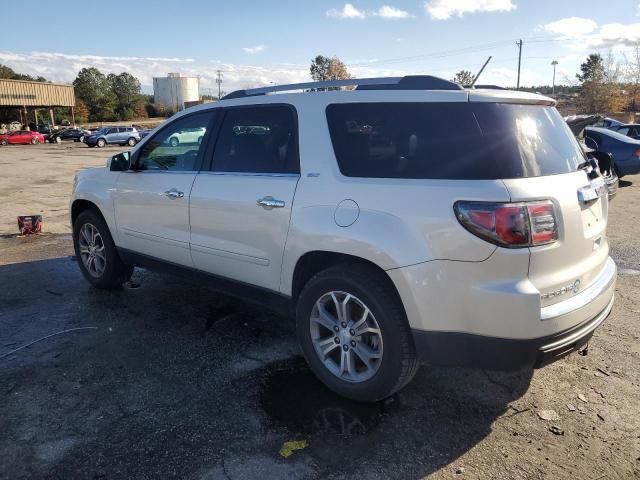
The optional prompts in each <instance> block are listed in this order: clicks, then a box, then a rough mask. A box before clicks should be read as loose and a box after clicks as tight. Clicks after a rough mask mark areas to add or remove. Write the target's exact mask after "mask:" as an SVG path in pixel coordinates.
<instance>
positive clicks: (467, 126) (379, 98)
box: [71, 76, 616, 401]
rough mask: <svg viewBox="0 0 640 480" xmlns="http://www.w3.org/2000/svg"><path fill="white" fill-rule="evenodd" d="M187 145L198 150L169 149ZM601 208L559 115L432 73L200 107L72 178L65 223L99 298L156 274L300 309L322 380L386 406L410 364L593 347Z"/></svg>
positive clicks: (499, 360) (243, 95)
mask: <svg viewBox="0 0 640 480" xmlns="http://www.w3.org/2000/svg"><path fill="white" fill-rule="evenodd" d="M347 84H349V85H358V88H357V89H356V90H350V91H339V90H336V89H335V88H334V89H330V90H329V91H321V90H323V88H329V87H339V86H343V85H347ZM295 89H311V91H304V92H300V93H288V94H277V95H272V94H271V93H274V92H277V91H284V90H295ZM189 129H192V130H194V129H202V131H203V138H202V141H201V142H199V143H198V142H191V143H189V144H182V143H180V142H178V144H177V145H172V144H171V142H170V141H168V139H170V138H172V136H173V135H174V134H175V133H176V132H180V131H186V130H189ZM607 208H608V203H607V192H606V188H605V187H604V186H603V182H602V179H601V177H600V176H599V175H598V173H597V170H594V169H592V167H591V166H590V164H589V162H588V159H587V158H586V157H585V154H584V153H583V151H582V150H581V148H580V147H579V145H578V143H577V142H576V140H575V138H574V136H573V135H572V134H571V132H570V130H569V128H568V127H567V125H566V123H565V122H564V121H563V119H562V117H561V116H560V115H559V114H558V112H557V111H556V109H555V108H554V101H553V100H552V99H549V98H546V97H542V96H539V95H533V94H528V93H521V92H513V91H506V90H500V89H463V88H462V87H460V86H458V85H456V84H453V83H450V82H447V81H444V80H440V79H437V78H434V77H428V76H427V77H403V78H383V79H364V80H349V81H337V82H330V83H322V84H301V85H285V86H280V87H268V88H264V89H254V90H247V91H240V92H234V93H233V94H231V95H229V96H228V97H226V98H225V99H224V100H222V101H220V102H217V103H213V104H207V105H202V106H198V107H194V108H190V109H188V110H186V111H184V112H182V113H181V114H179V115H176V116H175V117H174V118H172V119H171V120H170V121H168V122H167V123H166V124H164V125H163V126H162V127H160V128H159V129H157V130H156V131H155V132H153V133H152V134H151V135H149V136H148V137H146V138H145V139H144V140H143V141H142V142H141V143H140V144H139V145H137V146H136V147H135V148H134V149H133V150H132V151H131V152H130V153H124V154H119V155H116V156H114V157H113V158H112V159H109V161H108V163H107V168H102V169H96V170H86V171H83V172H80V173H79V174H78V176H77V178H76V182H75V186H74V191H73V198H72V201H71V220H72V223H73V231H74V244H75V249H76V254H77V256H78V258H79V259H81V261H80V262H79V265H80V268H81V270H82V273H83V274H84V276H85V277H86V279H87V280H88V281H89V282H90V283H91V284H92V285H94V286H96V287H99V288H114V287H117V286H119V285H120V284H122V283H123V282H125V281H126V280H127V279H128V278H129V277H130V275H131V272H132V269H133V266H134V265H135V266H143V267H147V268H163V267H164V268H167V269H170V270H172V271H174V272H181V273H186V274H187V275H190V276H195V275H198V276H199V278H206V279H208V280H210V281H211V283H212V284H213V285H214V286H215V287H217V288H218V289H219V290H221V291H222V292H225V293H228V294H230V295H235V296H239V297H242V298H246V299H248V300H250V301H253V302H257V303H260V304H263V305H267V306H269V307H273V308H275V309H278V310H279V311H282V312H285V313H286V312H295V318H296V325H297V336H298V340H299V343H300V346H301V348H302V351H303V353H304V356H305V358H306V360H307V362H308V364H309V366H310V368H311V369H312V370H313V372H314V373H315V374H316V375H317V376H318V377H319V378H320V379H321V380H322V381H323V382H324V383H325V384H326V385H327V386H328V387H329V388H331V389H333V390H334V391H336V392H338V393H340V394H342V395H344V396H346V397H349V398H352V399H356V400H361V401H376V400H379V399H382V398H384V397H386V396H388V395H390V394H392V393H393V392H395V391H397V390H398V389H400V388H402V387H403V386H404V385H406V384H407V383H408V382H409V381H410V380H411V378H412V376H413V375H414V373H415V372H416V369H417V366H418V364H419V362H428V363H432V364H439V365H463V366H471V367H482V368H493V369H519V368H523V367H529V368H530V367H538V366H541V365H544V364H546V363H549V362H550V361H553V360H555V359H557V358H560V357H562V356H564V355H566V354H568V353H570V352H572V351H575V350H577V349H579V348H581V347H582V346H584V345H585V344H586V342H587V341H588V340H589V339H590V338H591V336H592V334H593V331H594V330H595V329H596V328H597V327H598V326H599V325H600V324H601V323H602V322H603V321H604V320H605V318H606V317H607V316H608V315H609V312H610V311H611V308H612V305H613V298H614V288H615V279H616V267H615V264H614V263H613V261H612V260H611V258H610V257H609V246H608V243H607V238H606V225H607Z"/></svg>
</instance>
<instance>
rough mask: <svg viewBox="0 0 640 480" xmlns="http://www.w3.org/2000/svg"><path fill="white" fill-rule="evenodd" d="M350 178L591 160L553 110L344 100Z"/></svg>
mask: <svg viewBox="0 0 640 480" xmlns="http://www.w3.org/2000/svg"><path fill="white" fill-rule="evenodd" d="M327 120H328V124H329V131H330V134H331V140H332V143H333V147H334V151H335V154H336V159H337V161H338V165H339V167H340V171H341V172H342V173H343V174H344V175H346V176H350V177H374V178H423V179H427V178H439V179H461V180H480V179H502V178H526V177H538V176H543V175H556V174H561V173H569V172H573V171H575V170H576V169H577V168H578V166H579V165H580V164H581V163H582V162H584V161H585V160H586V158H585V155H584V152H583V151H582V149H581V148H580V146H579V144H578V142H577V141H576V139H575V137H574V136H573V134H572V133H571V130H569V127H568V126H567V124H566V122H565V121H564V120H563V119H562V117H561V116H560V114H559V113H558V111H557V110H556V109H555V108H553V107H547V106H540V105H514V104H501V103H469V102H455V103H341V104H333V105H329V106H328V107H327Z"/></svg>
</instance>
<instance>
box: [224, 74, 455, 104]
mask: <svg viewBox="0 0 640 480" xmlns="http://www.w3.org/2000/svg"><path fill="white" fill-rule="evenodd" d="M354 85H355V86H356V89H357V90H462V89H463V87H461V86H460V85H458V84H457V83H454V82H450V81H448V80H444V79H442V78H438V77H433V76H431V75H407V76H404V77H380V78H350V79H347V80H329V81H325V82H306V83H291V84H288V85H273V86H269V87H261V88H251V89H247V90H236V91H235V92H231V93H230V94H228V95H225V96H224V97H222V100H229V99H232V98H243V97H253V96H255V95H265V94H267V93H275V92H286V91H289V90H315V89H321V88H336V87H350V86H354Z"/></svg>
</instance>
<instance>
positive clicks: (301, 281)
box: [291, 250, 402, 303]
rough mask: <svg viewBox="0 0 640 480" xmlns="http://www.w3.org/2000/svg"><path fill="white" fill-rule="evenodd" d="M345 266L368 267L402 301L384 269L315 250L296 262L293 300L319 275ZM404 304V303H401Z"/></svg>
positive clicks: (332, 253)
mask: <svg viewBox="0 0 640 480" xmlns="http://www.w3.org/2000/svg"><path fill="white" fill-rule="evenodd" d="M344 264H357V265H362V266H366V267H369V268H371V269H372V271H375V272H376V273H378V274H379V275H380V277H381V278H384V279H385V280H386V282H387V284H388V286H389V288H391V289H392V291H393V292H394V293H395V295H396V296H397V298H398V300H400V294H399V292H398V289H397V288H396V285H395V284H394V283H393V280H392V279H391V277H390V276H389V275H388V274H387V272H385V271H384V269H383V268H382V267H380V266H379V265H377V264H375V263H374V262H372V261H371V260H367V259H365V258H362V257H358V256H356V255H349V254H346V253H337V252H331V251H325V250H314V251H310V252H306V253H305V254H303V255H302V256H300V257H299V258H298V260H297V262H296V265H295V267H294V270H293V278H292V282H291V299H292V300H293V302H296V301H297V299H298V296H299V295H300V292H301V291H302V289H303V288H304V286H305V285H306V284H307V282H308V281H309V280H310V279H311V278H312V277H313V276H314V275H315V274H317V273H319V272H321V271H322V270H326V269H327V268H330V267H333V266H335V265H344ZM401 303H402V302H401Z"/></svg>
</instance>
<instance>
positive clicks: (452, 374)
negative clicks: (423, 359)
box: [0, 145, 640, 480]
mask: <svg viewBox="0 0 640 480" xmlns="http://www.w3.org/2000/svg"><path fill="white" fill-rule="evenodd" d="M66 147H67V146H65V145H63V146H62V147H60V148H66ZM36 148H39V147H36ZM40 148H44V147H40ZM54 148H57V146H54ZM71 148H76V147H74V146H72V147H71ZM113 150H114V151H117V150H116V149H113ZM16 151H18V149H16ZM94 151H95V150H92V151H91V153H92V154H94ZM100 154H101V157H102V160H101V162H102V161H103V159H104V157H106V155H108V153H107V152H106V151H100ZM2 155H4V153H2ZM65 160H66V159H65ZM93 161H95V159H94V160H81V161H80V160H77V164H76V168H77V167H78V166H79V164H80V163H82V165H86V164H90V163H91V162H93ZM3 162H4V163H3ZM6 162H7V160H6V157H3V156H0V172H1V173H2V175H0V181H1V182H4V183H0V186H2V189H0V195H4V196H8V195H7V193H6V189H5V187H4V185H6V175H5V172H6V170H7V169H6V167H5V165H6V164H7V163H6ZM101 162H100V163H101ZM70 163H71V161H70ZM67 167H68V168H67ZM67 167H65V169H66V171H67V170H68V171H70V170H73V168H72V165H68V166H67ZM30 171H31V174H32V175H33V177H32V180H34V181H35V182H39V181H43V180H40V179H38V175H39V169H37V168H35V167H32V168H31V169H30ZM40 175H43V177H46V172H45V173H44V174H40ZM66 175H68V173H67V174H66ZM629 180H630V182H625V183H624V186H623V187H622V188H621V189H620V192H619V194H618V197H617V198H616V199H615V201H614V202H613V203H612V204H611V211H610V229H609V232H610V238H611V246H612V255H613V256H614V259H615V260H616V262H617V263H618V265H619V266H620V267H621V268H623V270H622V272H623V273H621V274H620V275H619V278H618V286H617V299H616V304H615V308H614V312H613V313H612V315H611V316H610V318H609V319H608V320H607V322H606V323H605V324H604V325H603V327H601V328H600V329H599V330H598V331H597V332H596V334H595V336H594V338H593V340H592V341H591V344H590V347H589V350H588V355H586V356H582V355H578V354H574V355H571V356H569V357H567V358H566V359H563V360H560V361H559V362H556V363H554V364H552V365H550V366H548V367H546V368H544V369H541V370H536V371H534V372H531V371H523V372H517V373H509V374H505V373H497V372H490V371H480V370H473V369H440V368H429V367H423V368H422V369H421V370H420V371H419V372H418V374H417V375H416V378H415V379H414V381H413V382H412V383H411V384H410V385H409V386H408V387H407V388H406V389H404V390H403V391H401V392H399V393H398V394H396V395H395V396H394V397H392V398H391V399H389V400H388V401H386V402H384V403H381V404H377V405H360V404H355V403H352V402H349V401H346V400H343V399H341V398H338V397H336V396H335V395H333V394H332V393H330V392H328V391H327V390H326V389H325V388H324V387H323V386H322V385H320V384H319V383H318V382H317V381H316V380H315V378H314V377H313V376H312V375H311V374H310V372H309V370H308V369H307V368H306V366H305V364H304V362H303V361H302V360H301V358H300V356H299V355H300V354H299V350H298V348H297V347H296V345H295V342H294V341H293V331H292V328H291V325H290V324H289V322H288V321H287V320H285V319H283V318H279V317H277V316H274V315H271V314H269V313H266V312H264V311H261V310H258V309H254V308H252V307H249V306H247V305H245V304H241V303H238V302H236V301H233V300H231V299H229V298H226V297H223V296H220V295H217V294H215V293H213V292H211V291H209V290H207V289H205V288H203V287H201V286H199V285H194V284H189V283H185V282H184V281H183V280H179V279H176V278H174V277H171V276H166V275H158V274H154V273H150V272H147V271H143V270H139V271H138V270H137V271H136V273H135V276H134V279H133V281H132V282H131V283H130V284H128V285H127V286H126V288H123V289H121V290H118V291H114V292H104V291H97V290H93V289H91V288H89V287H88V285H87V284H86V282H85V281H84V280H83V278H82V277H81V275H80V273H79V271H78V266H77V264H76V262H75V259H74V258H73V256H72V245H71V239H70V236H69V235H65V234H45V235H41V236H37V237H29V238H18V237H14V236H10V235H4V236H0V286H2V288H1V289H0V405H1V407H0V432H2V435H0V478H11V479H13V478H56V479H57V478H61V479H67V478H158V477H162V478H194V479H217V478H224V479H234V480H235V479H244V478H256V477H262V478H351V477H358V478H372V479H375V478H381V479H382V478H385V479H386V478H421V477H424V476H429V475H432V477H433V478H437V479H439V478H504V479H511V478H527V479H529V478H532V479H537V478H562V479H564V478H572V479H574V478H579V479H594V480H595V479H603V478H621V479H629V478H638V477H640V415H639V411H640V410H639V405H640V368H639V367H640V346H639V340H640V327H639V326H638V320H639V319H640V296H639V292H640V275H639V274H638V273H640V272H638V271H639V270H640V244H639V240H638V233H640V227H639V226H640V213H639V212H638V208H637V206H638V205H639V204H640V176H638V177H635V178H634V177H630V178H629ZM64 181H65V182H66V181H67V180H64ZM61 182H62V179H61V180H60V181H59V182H58V183H61ZM38 185H45V184H44V183H42V184H40V183H38ZM67 191H68V190H67ZM61 195H62V194H61ZM12 198H13V197H12ZM65 202H66V200H65ZM0 205H2V207H1V208H3V209H4V210H3V212H6V211H7V206H6V204H5V201H3V202H2V203H0ZM46 208H51V205H50V204H48V205H46ZM46 208H43V209H45V210H46ZM31 213H33V212H31ZM3 221H4V220H3ZM46 222H47V216H45V225H46V224H47V223H46ZM7 225H8V224H7ZM70 329H81V330H73V331H67V332H66V333H61V334H59V335H55V336H52V337H49V338H46V339H44V340H41V341H39V342H37V343H35V344H33V345H32V346H30V347H28V348H24V349H21V350H19V351H17V352H14V353H11V352H12V351H13V350H15V349H17V348H19V347H21V346H23V345H26V344H28V343H30V342H33V341H34V340H38V339H41V338H43V337H45V336H47V335H51V334H54V333H57V332H62V331H65V330H70ZM549 411H551V412H549ZM541 416H542V417H545V418H555V419H554V420H545V419H543V418H541ZM553 427H557V428H553ZM551 430H554V431H555V432H556V433H554V432H552V431H551ZM290 441H303V442H305V443H301V444H296V445H295V446H298V447H303V448H301V449H299V450H295V451H293V453H292V454H291V455H290V456H289V457H286V458H285V457H284V456H283V455H281V454H280V451H281V449H282V447H283V445H284V446H287V443H286V442H290ZM285 450H286V449H285ZM283 452H284V451H283Z"/></svg>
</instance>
